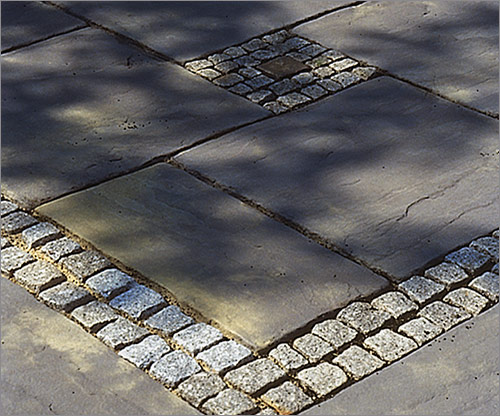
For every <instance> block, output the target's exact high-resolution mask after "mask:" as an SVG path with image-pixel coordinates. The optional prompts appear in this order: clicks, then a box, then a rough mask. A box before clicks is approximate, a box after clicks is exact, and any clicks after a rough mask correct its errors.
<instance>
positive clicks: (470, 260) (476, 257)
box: [445, 247, 489, 276]
mask: <svg viewBox="0 0 500 416" xmlns="http://www.w3.org/2000/svg"><path fill="white" fill-rule="evenodd" d="M445 260H447V261H449V262H451V263H455V264H458V265H459V266H460V267H461V268H463V269H465V270H466V271H467V272H469V273H470V274H472V275H473V276H477V274H478V273H480V272H481V270H482V269H483V268H484V266H485V265H486V264H487V263H488V261H489V256H487V255H486V254H483V253H480V252H479V251H476V250H474V249H473V248H470V247H463V248H461V249H460V250H457V251H455V252H453V253H451V254H448V255H447V256H446V257H445Z"/></svg>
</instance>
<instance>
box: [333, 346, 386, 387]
mask: <svg viewBox="0 0 500 416" xmlns="http://www.w3.org/2000/svg"><path fill="white" fill-rule="evenodd" d="M332 362H333V364H337V365H339V366H340V367H342V368H343V369H344V371H346V372H347V373H348V374H349V375H350V376H351V377H352V378H354V379H355V380H359V379H360V378H363V377H365V376H367V375H368V374H371V373H373V372H374V371H376V370H378V369H379V368H380V367H382V366H383V365H384V362H383V361H382V360H380V359H379V358H377V357H375V356H374V355H373V354H370V353H369V352H368V351H366V350H364V349H363V348H361V347H358V346H357V345H353V346H352V347H349V348H348V349H347V350H345V351H344V352H343V353H342V354H340V355H339V356H338V357H335V359H334V360H333V361H332Z"/></svg>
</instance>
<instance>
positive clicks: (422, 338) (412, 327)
mask: <svg viewBox="0 0 500 416" xmlns="http://www.w3.org/2000/svg"><path fill="white" fill-rule="evenodd" d="M398 331H399V332H402V333H403V334H405V335H407V336H409V337H410V338H413V340H414V341H415V342H416V343H417V344H418V345H419V346H420V345H422V344H424V343H426V342H427V341H430V340H431V339H433V338H436V337H437V336H438V335H439V334H440V333H441V332H443V328H441V327H440V326H437V325H435V324H433V323H432V322H431V321H429V320H428V319H425V318H422V317H420V318H415V319H412V320H411V321H408V322H406V323H404V324H403V325H401V326H400V327H399V328H398Z"/></svg>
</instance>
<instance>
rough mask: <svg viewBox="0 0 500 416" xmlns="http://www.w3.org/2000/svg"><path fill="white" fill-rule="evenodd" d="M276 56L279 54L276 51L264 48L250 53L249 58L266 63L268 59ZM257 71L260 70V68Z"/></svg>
mask: <svg viewBox="0 0 500 416" xmlns="http://www.w3.org/2000/svg"><path fill="white" fill-rule="evenodd" d="M278 54H279V53H278V51H277V50H275V49H273V48H265V49H259V50H258V51H255V52H252V53H251V54H250V56H251V57H252V58H255V59H257V60H259V61H267V60H269V59H272V58H275V57H276V56H278ZM259 69H260V70H262V68H259Z"/></svg>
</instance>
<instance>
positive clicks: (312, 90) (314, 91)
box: [300, 85, 328, 100]
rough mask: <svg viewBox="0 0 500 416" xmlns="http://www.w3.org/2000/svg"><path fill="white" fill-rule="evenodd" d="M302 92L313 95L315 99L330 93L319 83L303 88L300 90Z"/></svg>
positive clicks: (309, 95)
mask: <svg viewBox="0 0 500 416" xmlns="http://www.w3.org/2000/svg"><path fill="white" fill-rule="evenodd" d="M300 92H301V93H302V94H305V95H307V96H308V97H311V98H312V99H313V100H317V99H318V98H321V97H323V96H324V95H326V94H328V93H327V92H326V91H325V90H324V89H323V88H321V87H320V86H319V85H309V86H308V87H306V88H302V89H301V90H300Z"/></svg>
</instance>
